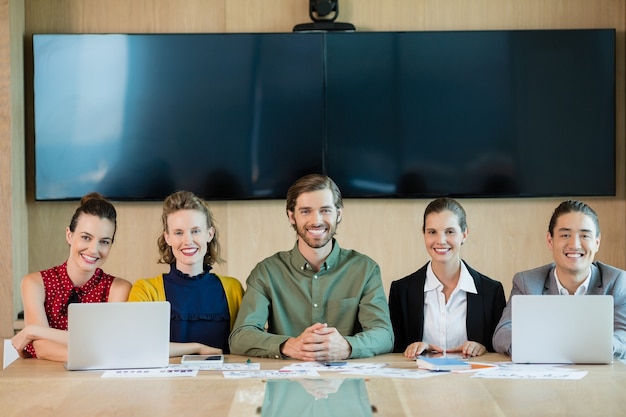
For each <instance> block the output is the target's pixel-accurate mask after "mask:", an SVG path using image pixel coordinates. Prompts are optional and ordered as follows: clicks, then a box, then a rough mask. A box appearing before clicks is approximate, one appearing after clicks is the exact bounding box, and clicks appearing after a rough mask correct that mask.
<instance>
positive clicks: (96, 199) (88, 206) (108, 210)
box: [69, 192, 117, 240]
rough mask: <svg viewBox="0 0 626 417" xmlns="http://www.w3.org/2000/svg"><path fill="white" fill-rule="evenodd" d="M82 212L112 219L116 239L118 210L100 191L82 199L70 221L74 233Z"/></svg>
mask: <svg viewBox="0 0 626 417" xmlns="http://www.w3.org/2000/svg"><path fill="white" fill-rule="evenodd" d="M81 214H90V215H92V216H98V217H99V218H101V219H107V220H110V221H111V223H113V226H114V228H113V237H112V240H115V232H116V231H117V211H115V207H113V204H111V202H110V201H109V200H107V199H106V198H104V196H103V195H102V194H100V193H95V192H94V193H89V194H87V195H85V196H83V198H81V200H80V206H79V207H78V208H77V209H76V211H75V212H74V215H73V216H72V220H71V221H70V226H69V228H70V232H72V233H74V231H75V230H76V225H77V224H78V219H79V218H80V216H81Z"/></svg>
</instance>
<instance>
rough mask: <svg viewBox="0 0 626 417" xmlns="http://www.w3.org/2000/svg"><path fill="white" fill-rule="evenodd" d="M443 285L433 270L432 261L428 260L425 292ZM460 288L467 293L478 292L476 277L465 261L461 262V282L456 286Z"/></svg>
mask: <svg viewBox="0 0 626 417" xmlns="http://www.w3.org/2000/svg"><path fill="white" fill-rule="evenodd" d="M440 287H443V284H442V283H441V282H440V281H439V280H438V279H437V276H436V275H435V273H434V272H433V268H432V262H428V266H427V268H426V282H425V283H424V292H427V291H433V290H435V289H437V288H440ZM456 287H457V288H458V289H459V290H462V291H465V292H466V293H471V294H476V293H478V291H477V290H476V284H475V283H474V278H472V275H471V274H470V273H469V270H468V269H467V267H466V266H465V263H463V262H461V276H460V277H459V283H458V284H457V286H456Z"/></svg>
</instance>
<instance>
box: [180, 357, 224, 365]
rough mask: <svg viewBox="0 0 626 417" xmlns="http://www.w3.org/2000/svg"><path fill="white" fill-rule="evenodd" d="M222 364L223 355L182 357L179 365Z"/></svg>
mask: <svg viewBox="0 0 626 417" xmlns="http://www.w3.org/2000/svg"><path fill="white" fill-rule="evenodd" d="M223 362H224V355H183V358H182V360H181V361H180V363H192V364H195V365H198V364H208V363H212V364H218V363H223Z"/></svg>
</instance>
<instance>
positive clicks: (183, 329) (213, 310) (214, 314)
mask: <svg viewBox="0 0 626 417" xmlns="http://www.w3.org/2000/svg"><path fill="white" fill-rule="evenodd" d="M163 285H164V287H165V298H166V300H167V301H169V302H170V304H171V306H172V313H171V321H170V323H171V324H170V341H172V342H199V343H202V344H205V345H208V346H212V347H216V348H220V349H222V350H223V351H224V353H229V350H228V335H229V333H230V314H229V312H228V301H227V300H226V294H225V293H224V287H223V286H222V282H221V281H220V280H219V278H218V277H217V276H216V275H215V274H213V273H211V266H210V265H205V267H204V272H203V273H201V274H200V275H196V276H193V277H191V276H189V275H187V274H184V273H182V272H180V271H179V270H178V269H176V265H175V264H172V265H171V267H170V272H169V273H168V274H163Z"/></svg>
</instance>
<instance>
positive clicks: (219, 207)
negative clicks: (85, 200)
mask: <svg viewBox="0 0 626 417" xmlns="http://www.w3.org/2000/svg"><path fill="white" fill-rule="evenodd" d="M0 1H2V0H0ZM4 1H6V0H4ZM0 4H1V3H0ZM625 4H626V0H596V1H594V2H593V3H590V2H588V1H586V0H551V1H548V2H546V1H543V0H528V1H524V2H520V1H517V0H476V1H472V2H468V1H464V0H446V1H445V2H443V1H441V0H385V1H380V0H340V4H339V18H338V20H339V21H344V22H351V23H353V24H355V26H356V27H357V30H360V31H365V30H372V31H384V30H464V29H472V30H476V29H538V28H578V27H585V28H594V27H613V28H616V29H617V36H618V38H617V59H618V62H617V85H616V92H617V103H616V104H617V115H618V120H617V142H618V143H617V167H618V182H617V183H618V196H617V197H615V198H596V199H587V201H588V202H590V203H591V204H592V206H593V207H594V208H595V209H596V210H597V211H598V213H599V214H600V221H601V224H602V226H603V239H602V246H601V250H600V253H599V256H598V259H601V260H603V261H606V262H608V263H611V264H613V265H616V266H618V267H621V268H626V253H625V252H624V248H625V247H626V210H625V209H626V207H625V205H626V203H625V200H624V198H625V195H626V185H625V184H626V182H625V180H624V178H625V165H626V157H625V155H626V134H625V128H624V112H625V106H624V104H625V103H624V102H625V97H624V88H625V82H624V81H625V71H624V59H625V54H624V49H625V47H624V44H625V42H624V36H625V35H624V30H625V28H626V15H625ZM25 16H26V35H27V36H26V45H25V50H26V51H29V50H28V42H29V35H30V34H32V33H35V32H203V31H205V32H220V31H226V32H289V31H291V30H292V28H293V26H294V25H296V24H298V23H304V22H307V21H308V20H309V19H308V2H307V1H306V0H263V1H259V0H206V1H201V0H133V1H126V0H109V1H107V2H101V1H95V0H26V12H25ZM26 62H27V68H26V74H27V79H28V76H29V70H30V71H32V68H30V69H29V68H28V59H27V60H26ZM0 70H1V68H0ZM26 89H27V93H26V94H27V96H26V101H27V106H26V107H27V126H28V125H29V124H30V123H32V120H30V119H32V116H29V113H28V100H30V97H28V94H29V93H28V91H29V90H28V83H26ZM26 143H27V144H28V143H32V133H27V137H26ZM590 152H593V147H592V145H591V144H590ZM555 158H558V155H555ZM31 159H32V155H28V157H27V163H32V161H30V160H31ZM580 174H581V175H593V173H589V172H586V171H585V168H584V167H581V172H580ZM28 175H29V176H31V177H32V175H33V174H32V171H31V170H29V171H28ZM573 180H574V181H575V179H573ZM29 184H31V183H30V180H29ZM29 186H30V187H31V188H30V189H29V195H30V196H32V185H29ZM561 200H562V198H546V199H496V200H488V199H471V200H461V202H462V203H463V204H464V206H465V208H466V210H467V212H468V222H469V226H470V236H469V239H468V241H467V243H466V245H465V247H464V249H463V254H464V258H465V259H466V260H467V261H468V262H469V263H470V264H471V265H472V266H473V267H475V268H477V269H478V270H480V271H482V272H484V273H486V274H487V275H490V276H492V277H493V278H495V279H499V280H501V281H502V282H503V283H504V285H505V289H506V291H507V293H508V291H509V289H510V281H511V278H512V276H513V273H514V272H516V271H518V270H521V269H525V268H529V267H533V266H536V265H539V264H542V263H545V262H548V261H550V253H549V252H548V250H547V248H546V245H545V233H546V228H547V223H548V220H549V217H550V215H551V213H552V210H553V209H554V207H556V205H557V204H558V203H559V202H560V201H561ZM427 203H428V200H401V201H399V200H346V208H345V217H344V221H343V223H342V224H341V225H340V226H339V230H338V236H337V237H338V239H339V241H340V244H341V245H342V246H344V247H351V248H354V249H357V250H360V251H362V252H364V253H366V254H367V255H369V256H370V257H372V258H373V259H375V260H376V261H378V262H379V263H380V265H381V269H382V272H383V278H384V281H385V285H386V287H387V288H388V285H389V283H390V281H391V280H393V279H397V278H399V277H402V276H404V275H406V274H408V273H410V272H412V271H414V270H415V269H417V268H418V267H420V266H421V265H423V264H424V263H425V262H426V261H427V255H426V251H425V249H424V245H423V240H422V235H421V226H422V212H423V210H424V207H425V206H426V204H427ZM75 207H76V204H73V203H35V202H33V201H32V197H30V198H29V201H28V211H29V223H30V228H29V240H30V245H29V247H28V249H29V268H30V269H31V270H38V269H41V268H44V267H48V266H50V265H52V264H55V263H58V262H60V261H62V260H63V259H64V257H66V256H67V247H66V246H65V244H64V240H63V234H62V231H63V230H64V228H65V226H66V224H67V222H68V221H69V217H70V216H71V214H72V213H73V210H74V209H75ZM117 207H118V209H119V220H118V235H117V239H116V242H115V246H114V248H113V252H112V254H111V257H110V259H109V262H108V263H107V265H106V269H107V270H108V271H109V272H111V273H114V274H118V275H120V276H123V277H125V278H127V279H129V280H131V281H133V280H135V279H137V278H139V277H146V276H151V275H154V274H156V273H158V272H160V271H161V270H162V268H163V266H159V265H157V264H156V263H155V259H156V244H155V239H156V236H157V235H158V233H160V203H119V204H117ZM212 207H213V210H214V212H215V215H216V218H217V220H218V226H219V228H220V232H221V242H222V245H223V250H224V255H225V257H226V258H227V261H228V262H227V263H226V264H225V265H221V266H218V267H217V271H218V272H221V273H225V274H229V275H232V276H235V277H237V278H239V279H241V280H242V281H243V280H245V278H246V277H247V275H248V273H249V271H250V269H252V267H253V266H254V265H255V264H256V263H257V262H258V261H259V260H261V259H262V258H264V257H266V256H268V255H270V254H272V253H274V252H275V251H278V250H287V249H290V248H291V247H292V245H293V243H294V241H295V234H294V232H293V230H292V229H291V227H290V225H289V223H288V221H287V218H286V216H285V212H284V202H283V201H260V202H219V203H213V204H212ZM59 234H60V236H59Z"/></svg>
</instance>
